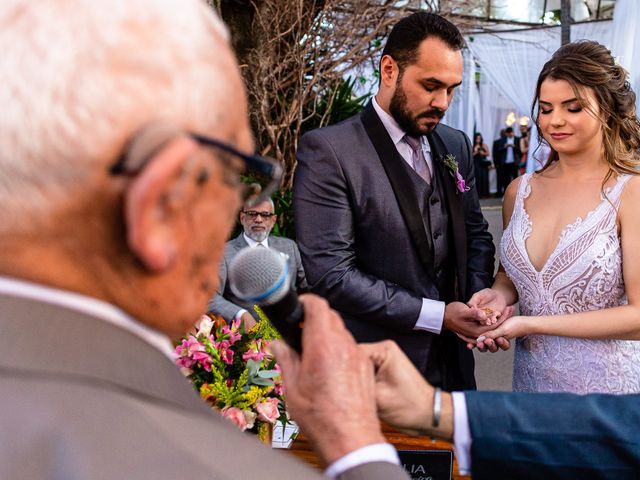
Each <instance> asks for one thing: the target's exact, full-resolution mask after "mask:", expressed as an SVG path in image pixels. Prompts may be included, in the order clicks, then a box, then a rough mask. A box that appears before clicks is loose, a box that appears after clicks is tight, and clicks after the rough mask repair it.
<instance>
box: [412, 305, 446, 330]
mask: <svg viewBox="0 0 640 480" xmlns="http://www.w3.org/2000/svg"><path fill="white" fill-rule="evenodd" d="M444 307H445V304H444V302H441V301H439V300H431V299H429V298H423V299H422V308H421V309H420V315H419V316H418V321H417V322H416V326H415V327H413V329H414V330H426V331H427V332H431V333H437V334H438V335H439V334H440V331H441V330H442V322H443V321H444Z"/></svg>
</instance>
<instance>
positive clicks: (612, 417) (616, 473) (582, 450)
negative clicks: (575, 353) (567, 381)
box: [465, 392, 640, 480]
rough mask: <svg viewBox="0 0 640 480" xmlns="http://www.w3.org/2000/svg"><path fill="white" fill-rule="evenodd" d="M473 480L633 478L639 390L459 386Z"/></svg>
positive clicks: (638, 450)
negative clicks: (569, 391) (467, 427)
mask: <svg viewBox="0 0 640 480" xmlns="http://www.w3.org/2000/svg"><path fill="white" fill-rule="evenodd" d="M465 397H466V403H467V411H468V414H469V422H470V427H471V438H472V444H471V458H472V469H473V471H472V475H473V478H474V480H483V479H487V480H489V479H491V480H500V479H519V480H528V479H531V480H534V479H540V478H544V479H546V480H553V479H565V480H568V479H594V478H601V479H613V478H615V479H616V480H625V479H629V480H631V479H634V480H635V479H637V478H638V477H639V475H640V473H639V472H640V435H639V434H638V430H639V429H640V395H619V396H615V395H586V396H580V395H571V394H525V393H493V392H467V393H465Z"/></svg>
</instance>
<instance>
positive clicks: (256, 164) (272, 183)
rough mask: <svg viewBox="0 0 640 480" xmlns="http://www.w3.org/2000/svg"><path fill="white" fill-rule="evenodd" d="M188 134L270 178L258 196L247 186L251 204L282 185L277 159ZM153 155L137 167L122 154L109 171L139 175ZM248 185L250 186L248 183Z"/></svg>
mask: <svg viewBox="0 0 640 480" xmlns="http://www.w3.org/2000/svg"><path fill="white" fill-rule="evenodd" d="M186 134H187V135H188V136H189V137H190V138H191V139H193V140H195V141H196V142H198V144H200V145H202V146H205V147H213V148H217V149H219V150H222V151H223V152H226V153H228V154H231V155H233V156H234V157H237V158H239V159H241V160H242V161H243V163H244V166H245V169H244V171H248V172H253V173H256V174H258V175H261V176H263V177H266V178H267V179H268V184H267V185H266V186H265V187H263V188H262V190H261V191H260V193H259V194H258V195H257V196H254V197H253V198H251V196H252V195H253V194H255V193H256V192H254V191H252V190H251V189H249V188H247V192H246V193H245V198H244V199H243V200H246V199H247V198H246V197H249V198H250V202H249V205H255V204H258V203H261V202H263V201H265V200H266V199H267V198H269V197H271V195H272V194H273V193H274V192H275V191H276V190H277V189H278V187H279V186H280V182H281V181H282V173H283V169H282V166H281V165H280V164H279V163H278V162H277V161H276V160H273V159H271V158H267V157H263V156H260V155H255V154H254V155H247V154H246V153H242V152H241V151H239V150H238V149H236V148H235V147H233V146H231V145H229V144H228V143H225V142H222V141H220V140H216V139H215V138H211V137H207V136H205V135H200V134H198V133H193V132H186ZM151 156H152V155H149V156H147V158H145V159H144V161H142V162H141V163H140V165H138V166H137V167H135V168H128V166H127V159H128V156H127V155H126V154H125V155H122V156H121V157H120V158H119V159H118V160H117V161H116V163H114V164H113V165H112V166H111V168H109V173H110V174H111V175H137V174H138V173H140V172H141V171H142V170H143V169H144V167H145V165H146V163H147V162H148V160H149V158H151ZM246 186H247V187H249V186H248V185H246Z"/></svg>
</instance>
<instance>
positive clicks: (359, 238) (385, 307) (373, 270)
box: [293, 104, 494, 389]
mask: <svg viewBox="0 0 640 480" xmlns="http://www.w3.org/2000/svg"><path fill="white" fill-rule="evenodd" d="M429 141H430V143H431V148H432V153H433V158H434V162H433V163H434V169H435V172H434V174H435V175H437V180H438V181H439V182H441V185H442V188H443V189H444V193H445V203H446V206H447V212H448V216H449V226H448V227H449V231H448V233H449V238H450V239H452V241H451V242H450V243H451V244H450V248H449V254H450V255H449V256H450V260H451V263H450V265H451V269H450V270H451V271H450V272H445V273H446V274H450V276H451V278H452V281H451V282H450V283H451V284H455V288H453V287H454V285H450V287H452V288H451V291H452V294H451V297H452V298H445V295H444V294H443V293H442V292H439V291H438V288H437V287H436V281H435V280H434V278H435V277H436V276H437V275H440V274H442V273H443V272H439V271H434V268H433V261H432V260H431V258H430V256H431V255H432V252H431V251H430V250H429V246H430V245H431V243H430V242H431V241H432V239H430V238H427V240H426V244H425V242H422V243H420V242H419V240H420V239H416V235H418V236H419V235H420V234H421V235H422V236H423V237H424V236H425V231H426V230H427V227H426V225H425V224H424V223H423V221H422V218H419V219H418V225H419V226H420V229H421V230H422V232H419V231H418V232H417V233H416V232H415V231H413V232H410V230H409V227H408V224H407V221H405V217H404V216H403V215H413V224H414V225H415V224H416V222H415V218H416V215H417V216H420V215H421V212H420V211H419V209H418V207H417V206H416V205H418V196H417V195H416V194H414V193H412V192H408V195H409V198H410V199H411V202H412V205H413V206H414V207H413V210H412V211H409V212H408V213H407V212H406V211H405V212H402V211H401V208H400V206H399V204H398V201H397V199H396V196H395V195H394V190H393V189H392V185H391V183H390V180H389V177H388V176H387V173H386V170H385V168H387V167H385V166H384V165H383V162H382V161H381V156H383V157H384V159H383V160H389V161H390V162H392V163H394V165H391V167H393V168H398V169H400V170H402V169H403V168H404V166H405V165H406V162H405V161H404V160H403V159H402V157H400V155H399V154H398V152H397V150H396V147H395V146H394V145H393V142H392V141H391V139H390V137H389V135H388V133H387V132H386V130H385V128H384V126H383V124H382V122H381V121H380V119H379V117H378V115H377V113H376V112H375V110H374V108H373V106H372V105H371V104H369V105H368V106H367V108H366V109H365V110H364V111H363V112H362V114H360V115H356V116H354V117H352V118H350V119H348V120H346V121H344V122H342V123H340V124H338V125H334V126H330V127H327V128H323V129H319V130H314V131H312V132H310V133H307V134H306V135H305V136H303V137H302V139H301V141H300V146H299V149H298V167H297V171H296V176H295V180H294V192H293V196H294V211H295V220H296V234H297V240H298V246H299V248H300V253H301V255H302V262H303V265H304V268H305V272H306V274H307V281H308V283H309V286H310V289H311V290H312V291H313V292H315V293H318V294H320V295H322V296H324V297H325V298H327V299H328V300H329V302H330V304H331V306H332V307H333V308H335V309H336V310H337V311H339V312H340V313H341V315H342V317H343V318H344V320H345V323H346V325H347V327H348V328H349V330H350V331H351V332H352V333H353V335H354V336H355V338H356V340H358V341H378V340H383V339H392V340H395V341H396V342H397V343H398V345H400V347H401V348H402V349H403V350H404V352H405V353H406V354H407V356H408V357H409V358H410V359H411V360H412V361H413V363H414V364H415V365H416V366H417V368H418V369H419V370H420V371H421V372H422V373H423V374H424V375H425V376H426V377H427V379H429V380H430V381H431V382H432V383H434V384H436V385H443V386H444V388H446V389H462V388H474V386H475V380H474V374H473V355H472V354H471V352H470V351H468V350H467V349H466V347H465V345H464V343H463V342H462V341H460V340H458V338H457V337H456V336H455V335H454V334H453V333H452V332H449V331H443V332H442V333H441V334H440V335H436V334H433V333H429V332H425V331H419V330H414V326H415V322H416V320H417V318H418V315H419V313H420V309H421V307H422V297H424V298H429V299H435V300H444V301H447V302H449V301H452V300H455V299H459V300H462V301H465V300H467V299H468V298H469V297H470V295H471V294H472V293H473V292H475V291H477V290H479V289H481V288H484V287H487V286H489V285H490V284H491V280H492V273H493V268H494V246H493V243H492V239H491V235H490V234H489V233H488V231H487V223H486V221H485V219H484V218H483V216H482V212H481V210H480V205H479V201H478V196H477V193H476V190H475V186H474V183H475V182H474V177H473V168H472V159H471V148H470V144H469V140H468V139H467V138H466V136H465V135H464V134H463V133H462V132H459V131H457V130H454V129H452V128H449V127H447V126H445V125H439V126H438V127H437V128H436V130H435V132H434V133H432V134H431V135H430V136H429ZM374 144H375V146H374ZM447 153H450V154H452V155H454V156H455V158H456V159H457V161H458V163H459V168H460V173H461V174H462V176H463V177H464V178H465V180H466V182H467V186H469V187H470V190H469V191H468V192H466V193H464V194H461V193H459V192H457V191H456V188H455V182H454V180H453V177H452V176H451V174H450V172H449V171H448V170H447V169H446V167H445V166H444V165H443V164H442V162H441V161H440V159H439V158H440V157H441V156H443V155H445V154H447ZM407 168H408V167H407ZM403 175H405V176H406V178H409V177H410V176H411V175H414V176H415V172H413V171H412V170H411V171H409V172H407V173H405V174H403ZM406 178H405V180H406ZM424 208H426V209H428V208H433V205H430V206H426V207H424ZM414 230H415V229H414ZM426 233H427V237H428V234H429V233H430V234H433V232H426ZM417 245H419V246H417ZM425 259H426V260H425Z"/></svg>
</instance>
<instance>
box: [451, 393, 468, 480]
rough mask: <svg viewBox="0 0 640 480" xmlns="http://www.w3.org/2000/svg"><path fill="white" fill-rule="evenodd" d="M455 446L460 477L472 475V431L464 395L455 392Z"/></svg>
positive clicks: (453, 395) (453, 394)
mask: <svg viewBox="0 0 640 480" xmlns="http://www.w3.org/2000/svg"><path fill="white" fill-rule="evenodd" d="M451 395H452V397H453V446H454V447H455V449H456V459H457V460H458V470H459V471H460V475H470V474H471V429H470V428H469V415H468V414H467V400H466V399H465V398H464V393H462V392H453V393H452V394H451Z"/></svg>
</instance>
